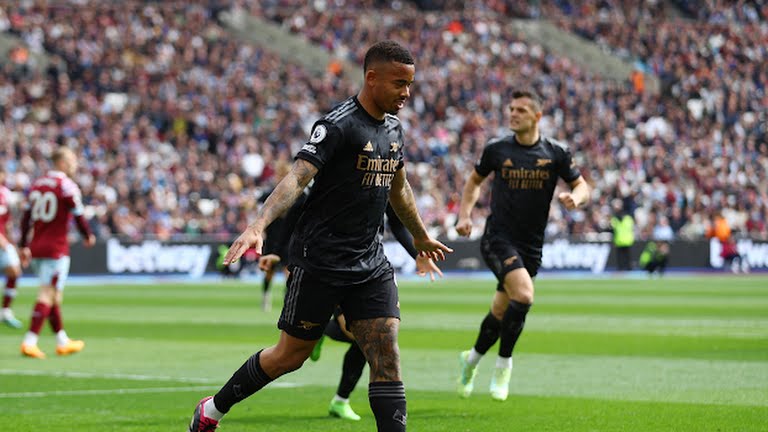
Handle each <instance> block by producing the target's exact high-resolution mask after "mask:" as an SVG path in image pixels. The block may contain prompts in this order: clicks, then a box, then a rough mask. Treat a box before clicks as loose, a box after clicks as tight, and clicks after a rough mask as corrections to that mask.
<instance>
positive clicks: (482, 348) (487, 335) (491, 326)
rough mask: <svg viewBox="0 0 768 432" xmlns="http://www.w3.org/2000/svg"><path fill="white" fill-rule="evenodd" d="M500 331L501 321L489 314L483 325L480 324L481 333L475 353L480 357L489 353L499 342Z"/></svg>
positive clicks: (476, 343)
mask: <svg viewBox="0 0 768 432" xmlns="http://www.w3.org/2000/svg"><path fill="white" fill-rule="evenodd" d="M500 330H501V321H499V320H497V319H496V317H494V316H493V314H492V313H490V312H488V315H486V316H485V319H483V323H482V324H480V333H479V334H478V335H477V341H476V342H475V351H477V352H478V353H479V354H480V355H483V354H485V353H486V352H488V350H489V349H491V347H492V346H493V344H495V343H496V341H497V340H499V332H500Z"/></svg>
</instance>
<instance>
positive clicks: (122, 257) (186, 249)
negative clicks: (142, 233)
mask: <svg viewBox="0 0 768 432" xmlns="http://www.w3.org/2000/svg"><path fill="white" fill-rule="evenodd" d="M210 257H211V247H210V246H209V245H199V246H195V245H164V244H162V243H160V242H158V241H145V242H143V243H141V244H138V245H130V246H123V245H121V244H120V241H118V240H116V239H109V240H108V241H107V271H109V272H110V273H124V272H130V273H189V275H190V276H192V277H200V276H202V275H203V274H204V273H205V268H206V267H207V266H208V260H209V258H210Z"/></svg>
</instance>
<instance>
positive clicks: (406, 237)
mask: <svg viewBox="0 0 768 432" xmlns="http://www.w3.org/2000/svg"><path fill="white" fill-rule="evenodd" d="M386 213H387V222H388V224H389V229H390V231H392V235H394V236H395V239H397V242H398V243H400V245H401V246H403V248H404V249H405V250H406V251H407V252H408V255H410V256H411V258H414V259H415V258H416V256H417V255H418V254H419V251H418V250H416V247H415V246H414V245H413V236H411V233H409V232H408V229H407V228H406V227H405V225H403V222H402V221H401V220H400V218H399V217H397V213H395V209H393V208H392V206H391V205H389V203H387V209H386Z"/></svg>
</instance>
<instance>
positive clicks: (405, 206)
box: [389, 168, 427, 239]
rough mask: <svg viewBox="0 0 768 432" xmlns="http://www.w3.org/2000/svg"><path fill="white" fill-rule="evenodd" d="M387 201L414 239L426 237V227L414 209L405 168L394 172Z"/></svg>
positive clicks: (414, 202)
mask: <svg viewBox="0 0 768 432" xmlns="http://www.w3.org/2000/svg"><path fill="white" fill-rule="evenodd" d="M389 202H390V204H391V205H392V209H393V210H395V213H396V214H397V217H398V218H400V221H401V222H402V223H403V225H405V227H406V228H407V229H408V231H410V233H411V235H412V236H413V237H414V239H421V238H425V237H427V229H426V227H425V226H424V222H423V221H422V220H421V216H419V212H418V211H417V210H416V198H414V196H413V190H412V189H411V185H410V184H409V183H408V179H407V178H406V177H405V168H401V169H399V170H397V172H395V178H394V179H393V180H392V189H391V190H390V191H389Z"/></svg>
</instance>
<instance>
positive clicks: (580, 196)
mask: <svg viewBox="0 0 768 432" xmlns="http://www.w3.org/2000/svg"><path fill="white" fill-rule="evenodd" d="M568 185H569V186H570V187H571V191H570V192H561V193H560V194H559V195H558V196H557V199H558V200H559V201H560V202H561V203H563V205H564V206H565V208H567V209H568V210H573V209H575V208H576V207H579V206H581V205H582V204H584V203H586V202H587V201H588V200H589V185H588V184H587V181H586V180H584V177H582V176H579V178H577V179H576V180H574V181H572V182H570V183H569V184H568Z"/></svg>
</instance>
